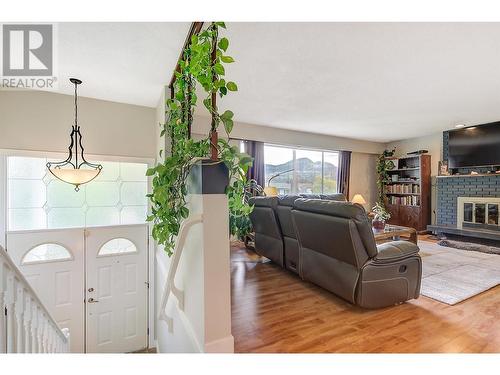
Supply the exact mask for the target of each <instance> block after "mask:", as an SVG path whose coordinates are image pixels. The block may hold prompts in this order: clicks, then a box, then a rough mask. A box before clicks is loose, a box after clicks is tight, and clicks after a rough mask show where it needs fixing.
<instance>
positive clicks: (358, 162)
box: [349, 152, 378, 210]
mask: <svg viewBox="0 0 500 375" xmlns="http://www.w3.org/2000/svg"><path fill="white" fill-rule="evenodd" d="M377 157H378V156H377V155H375V154H365V153H361V152H353V153H352V155H351V173H350V176H349V199H352V198H353V197H354V195H355V194H361V195H362V196H363V198H365V201H366V204H365V205H364V207H365V209H366V210H369V209H371V208H372V207H373V206H374V205H375V202H376V201H377V174H376V172H375V170H376V169H375V168H376V164H377Z"/></svg>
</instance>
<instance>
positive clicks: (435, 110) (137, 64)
mask: <svg viewBox="0 0 500 375" xmlns="http://www.w3.org/2000/svg"><path fill="white" fill-rule="evenodd" d="M188 28H189V24H187V23H149V24H146V23H122V24H119V23H104V24H95V23H93V24H82V23H76V24H68V23H66V24H60V25H59V56H60V58H59V72H60V74H59V76H60V78H61V79H66V78H67V77H69V76H78V77H80V78H82V79H83V80H84V86H83V87H82V89H81V94H82V95H83V96H89V97H95V98H99V99H106V100H112V101H117V102H124V103H133V104H138V105H145V106H151V107H154V106H156V105H157V101H158V98H159V95H160V92H161V87H162V85H163V84H165V83H166V82H168V80H169V78H170V72H171V71H172V69H173V68H174V66H175V63H176V59H177V57H178V55H179V52H180V48H181V46H182V44H183V42H184V38H185V36H186V33H187V30H188ZM224 33H225V34H226V35H227V36H228V37H229V39H230V46H229V50H228V53H229V54H230V55H232V56H233V57H234V58H235V59H236V63H234V64H231V66H229V67H228V68H226V73H227V74H226V75H227V78H229V79H231V80H234V81H236V82H237V83H238V86H239V91H238V92H237V93H234V94H231V95H229V96H227V97H226V98H224V99H223V101H221V103H220V105H221V107H222V108H230V109H231V110H233V111H234V113H235V119H236V120H237V121H241V122H245V123H250V124H256V125H264V126H272V127H278V128H284V129H293V130H301V131H307V132H313V133H319V134H328V135H336V136H343V137H350V138H356V139H364V140H371V141H378V142H388V141H392V140H399V139H404V138H410V137H415V136H420V135H427V134H431V133H434V132H438V131H441V130H444V129H449V128H452V127H453V126H454V125H455V124H459V123H464V124H467V125H472V124H478V123H483V122H488V121H496V120H499V119H500V69H499V67H500V47H499V46H500V23H229V24H228V30H227V31H226V32H224ZM60 86H61V91H63V92H65V93H71V87H70V86H69V85H68V86H65V85H60Z"/></svg>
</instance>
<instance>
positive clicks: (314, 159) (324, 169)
mask: <svg viewBox="0 0 500 375" xmlns="http://www.w3.org/2000/svg"><path fill="white" fill-rule="evenodd" d="M264 161H265V175H266V185H267V184H268V181H269V179H271V178H272V177H273V176H276V175H277V174H280V175H279V176H277V177H274V178H273V179H272V181H271V183H270V186H274V187H276V188H277V189H278V193H279V194H300V193H303V194H331V193H336V192H337V170H338V164H339V163H338V161H339V154H338V152H326V151H314V150H304V149H293V148H288V147H281V146H271V145H265V146H264Z"/></svg>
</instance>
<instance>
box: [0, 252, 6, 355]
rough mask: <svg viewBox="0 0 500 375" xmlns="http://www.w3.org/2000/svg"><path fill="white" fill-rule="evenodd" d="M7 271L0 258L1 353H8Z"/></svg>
mask: <svg viewBox="0 0 500 375" xmlns="http://www.w3.org/2000/svg"><path fill="white" fill-rule="evenodd" d="M6 271H7V269H6V268H5V265H4V263H3V261H2V258H0V353H7V342H6V338H7V331H6V329H5V325H6V324H7V322H6V320H5V290H6V289H7V277H6V276H7V275H6Z"/></svg>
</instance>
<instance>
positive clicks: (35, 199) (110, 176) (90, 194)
mask: <svg viewBox="0 0 500 375" xmlns="http://www.w3.org/2000/svg"><path fill="white" fill-rule="evenodd" d="M46 163H47V159H45V158H31V157H17V156H12V157H8V162H7V178H8V192H7V194H8V199H7V200H8V219H9V224H8V227H9V230H28V229H47V228H70V227H85V226H98V225H117V224H139V223H144V222H145V220H146V215H147V204H148V202H147V198H146V194H147V178H146V169H147V164H144V163H124V162H99V163H100V164H102V165H103V170H102V172H101V174H100V175H99V176H98V177H97V178H96V179H95V180H94V181H92V182H91V183H89V184H86V185H82V186H81V187H80V191H79V192H76V191H75V189H74V186H73V185H70V184H67V183H64V182H62V181H59V180H58V179H56V178H55V177H54V176H52V174H51V173H50V172H48V171H47V168H46Z"/></svg>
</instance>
